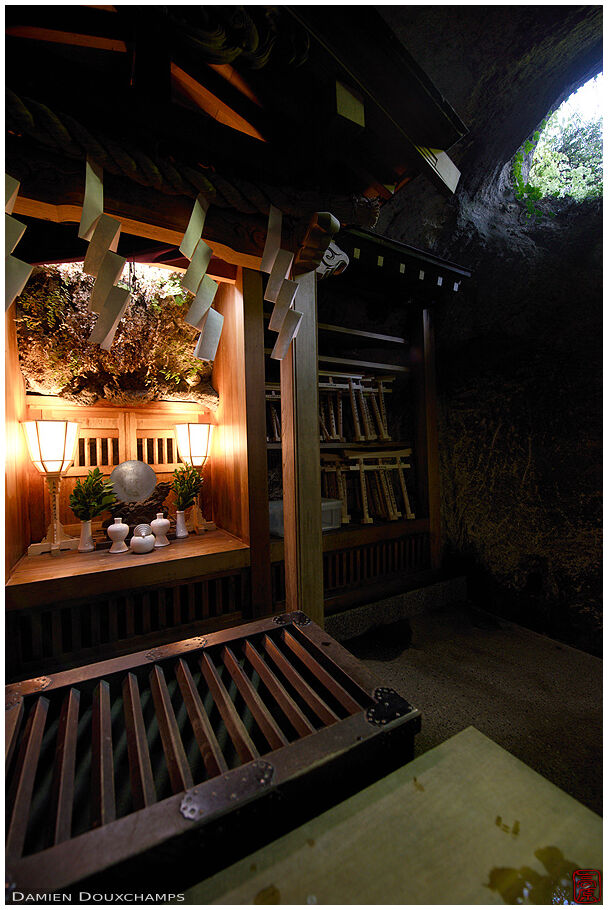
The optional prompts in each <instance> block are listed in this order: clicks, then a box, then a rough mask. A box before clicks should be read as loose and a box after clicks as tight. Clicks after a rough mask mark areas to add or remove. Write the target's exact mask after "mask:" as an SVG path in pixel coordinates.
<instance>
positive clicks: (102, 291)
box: [89, 250, 127, 313]
mask: <svg viewBox="0 0 608 910" xmlns="http://www.w3.org/2000/svg"><path fill="white" fill-rule="evenodd" d="M126 261H127V260H126V259H125V258H124V256H118V255H117V254H116V253H113V252H112V251H111V250H108V252H107V253H106V254H105V256H104V257H103V259H102V260H101V265H100V266H99V272H98V273H97V278H96V279H95V284H94V285H93V290H92V291H91V299H90V301H89V308H90V310H91V312H92V313H101V311H102V309H103V306H104V304H105V302H106V300H107V298H108V295H109V294H110V292H111V290H112V288H113V287H114V285H115V284H116V282H117V281H118V280H119V278H120V276H121V275H122V270H123V269H124V267H125V263H126Z"/></svg>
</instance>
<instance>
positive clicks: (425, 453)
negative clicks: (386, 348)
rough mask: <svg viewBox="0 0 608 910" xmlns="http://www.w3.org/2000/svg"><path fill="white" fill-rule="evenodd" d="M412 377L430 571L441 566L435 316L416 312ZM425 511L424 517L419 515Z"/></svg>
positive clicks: (420, 494) (421, 507) (418, 474)
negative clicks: (428, 539) (428, 540)
mask: <svg viewBox="0 0 608 910" xmlns="http://www.w3.org/2000/svg"><path fill="white" fill-rule="evenodd" d="M411 370H412V372H411V375H412V381H413V384H414V397H415V402H416V437H415V450H414V457H415V463H416V479H417V488H418V501H419V508H417V509H416V514H417V515H418V517H419V518H420V517H423V516H425V515H427V514H428V518H429V537H430V557H431V568H432V569H438V568H439V566H440V563H441V501H440V488H439V449H438V433H437V388H436V381H435V336H434V330H433V320H432V313H431V311H430V310H429V309H424V310H422V311H417V312H416V313H415V316H414V325H413V326H412V348H411ZM421 510H422V515H421V514H420V513H421Z"/></svg>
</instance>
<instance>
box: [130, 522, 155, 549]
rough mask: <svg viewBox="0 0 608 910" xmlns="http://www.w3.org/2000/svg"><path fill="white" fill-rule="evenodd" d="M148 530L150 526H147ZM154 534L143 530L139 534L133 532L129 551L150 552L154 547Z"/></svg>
mask: <svg viewBox="0 0 608 910" xmlns="http://www.w3.org/2000/svg"><path fill="white" fill-rule="evenodd" d="M147 528H148V530H149V529H150V526H149V525H148V526H147ZM155 539H156V538H155V537H154V534H151V533H146V532H143V533H141V534H135V533H133V537H132V538H131V552H133V553H151V552H152V550H153V549H154V541H155Z"/></svg>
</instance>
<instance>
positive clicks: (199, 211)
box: [179, 193, 209, 259]
mask: <svg viewBox="0 0 608 910" xmlns="http://www.w3.org/2000/svg"><path fill="white" fill-rule="evenodd" d="M208 210H209V203H208V202H207V200H206V199H205V197H204V196H203V194H202V193H200V194H199V195H198V196H197V198H196V202H195V203H194V207H193V209H192V214H191V215H190V221H189V222H188V227H187V228H186V233H185V234H184V237H183V239H182V242H181V244H180V247H179V251H180V253H181V254H182V255H183V256H185V257H186V259H192V256H193V253H194V250H195V249H196V245H197V243H198V242H199V240H200V239H201V238H202V236H203V228H204V227H205V218H206V217H207V211H208Z"/></svg>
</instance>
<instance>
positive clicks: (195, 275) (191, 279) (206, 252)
mask: <svg viewBox="0 0 608 910" xmlns="http://www.w3.org/2000/svg"><path fill="white" fill-rule="evenodd" d="M212 256H213V250H212V249H211V247H210V246H207V244H206V243H205V241H204V240H199V241H198V243H197V244H196V247H195V249H194V253H193V254H192V261H191V263H190V265H189V266H188V268H187V270H186V274H185V275H184V276H183V277H182V287H183V288H185V289H186V290H187V291H190V293H191V294H196V293H197V291H198V288H199V285H200V283H201V281H202V280H203V276H204V275H205V273H206V271H207V268H208V266H209V263H210V262H211V257H212Z"/></svg>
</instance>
